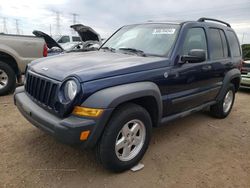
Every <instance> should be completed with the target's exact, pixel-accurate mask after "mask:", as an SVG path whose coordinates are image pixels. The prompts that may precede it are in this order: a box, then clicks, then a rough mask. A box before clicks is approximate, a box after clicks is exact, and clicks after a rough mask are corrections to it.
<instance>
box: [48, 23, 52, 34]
mask: <svg viewBox="0 0 250 188" xmlns="http://www.w3.org/2000/svg"><path fill="white" fill-rule="evenodd" d="M49 34H50V36H51V37H52V33H51V24H49Z"/></svg>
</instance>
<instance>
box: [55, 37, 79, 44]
mask: <svg viewBox="0 0 250 188" xmlns="http://www.w3.org/2000/svg"><path fill="white" fill-rule="evenodd" d="M53 39H54V40H55V41H56V42H57V43H59V44H65V43H68V42H80V41H81V38H80V37H79V36H72V35H61V36H54V37H53Z"/></svg>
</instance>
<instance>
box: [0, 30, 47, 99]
mask: <svg viewBox="0 0 250 188" xmlns="http://www.w3.org/2000/svg"><path fill="white" fill-rule="evenodd" d="M46 56H47V47H46V43H45V41H44V39H43V38H38V37H34V36H24V35H9V34H0V95H6V94H8V93H10V92H12V91H14V89H15V87H16V81H18V83H20V82H21V75H22V74H23V73H24V71H25V67H26V65H27V64H28V63H30V62H31V61H33V60H34V59H37V58H40V57H46Z"/></svg>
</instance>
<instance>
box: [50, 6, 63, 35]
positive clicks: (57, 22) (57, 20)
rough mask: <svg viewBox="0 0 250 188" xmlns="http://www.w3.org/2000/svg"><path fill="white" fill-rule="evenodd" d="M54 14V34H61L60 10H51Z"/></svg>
mask: <svg viewBox="0 0 250 188" xmlns="http://www.w3.org/2000/svg"><path fill="white" fill-rule="evenodd" d="M52 11H53V12H54V13H55V14H56V35H61V28H60V27H61V24H60V22H61V19H60V14H61V13H60V12H59V11H55V10H52Z"/></svg>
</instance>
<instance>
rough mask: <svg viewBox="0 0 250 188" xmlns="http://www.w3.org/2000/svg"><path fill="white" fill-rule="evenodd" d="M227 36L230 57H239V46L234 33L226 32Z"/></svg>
mask: <svg viewBox="0 0 250 188" xmlns="http://www.w3.org/2000/svg"><path fill="white" fill-rule="evenodd" d="M227 36H228V42H229V46H230V49H231V53H232V56H233V57H240V56H241V51H240V45H239V42H238V39H237V37H236V35H235V33H234V32H232V31H228V32H227Z"/></svg>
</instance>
